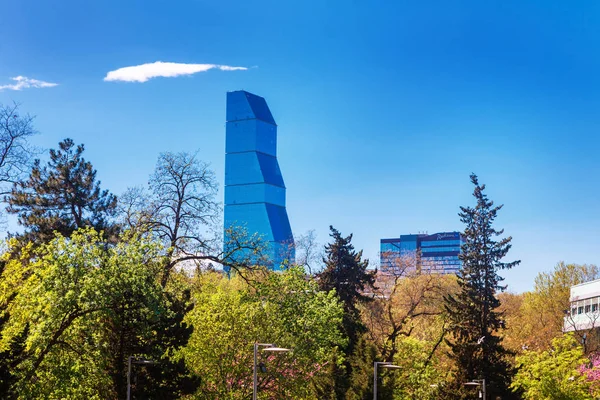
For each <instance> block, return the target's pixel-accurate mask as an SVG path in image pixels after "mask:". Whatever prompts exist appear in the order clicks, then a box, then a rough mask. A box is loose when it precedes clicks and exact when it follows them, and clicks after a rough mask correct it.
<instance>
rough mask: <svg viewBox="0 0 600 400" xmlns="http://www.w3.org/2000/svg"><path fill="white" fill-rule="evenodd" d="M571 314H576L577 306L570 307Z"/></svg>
mask: <svg viewBox="0 0 600 400" xmlns="http://www.w3.org/2000/svg"><path fill="white" fill-rule="evenodd" d="M571 315H577V307H573V308H571Z"/></svg>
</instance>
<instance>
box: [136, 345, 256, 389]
mask: <svg viewBox="0 0 600 400" xmlns="http://www.w3.org/2000/svg"><path fill="white" fill-rule="evenodd" d="M256 353H258V343H256V342H255V343H254V364H253V367H252V400H256V399H257V395H256V391H257V389H258V376H257V374H256ZM127 400H129V399H127Z"/></svg>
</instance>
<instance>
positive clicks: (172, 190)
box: [0, 106, 600, 400]
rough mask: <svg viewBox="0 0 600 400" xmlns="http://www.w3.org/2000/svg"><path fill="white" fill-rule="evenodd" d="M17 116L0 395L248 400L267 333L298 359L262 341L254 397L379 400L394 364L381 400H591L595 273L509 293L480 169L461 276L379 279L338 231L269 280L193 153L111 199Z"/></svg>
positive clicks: (494, 209) (6, 185)
mask: <svg viewBox="0 0 600 400" xmlns="http://www.w3.org/2000/svg"><path fill="white" fill-rule="evenodd" d="M18 111H19V110H18V107H17V106H9V107H6V106H0V188H1V191H2V194H3V201H4V202H5V204H6V213H8V214H12V215H15V216H16V217H17V220H18V224H19V225H20V226H21V230H20V232H18V233H14V232H13V233H10V234H9V235H8V240H7V241H6V244H5V246H4V247H3V248H2V256H1V259H0V398H3V399H125V398H127V395H128V389H129V395H130V397H131V398H132V399H179V398H182V399H250V398H251V397H252V391H253V384H252V383H253V364H254V361H255V360H254V355H253V347H254V344H255V343H256V342H259V343H271V344H273V345H275V346H279V347H282V348H286V349H289V350H290V351H282V352H269V351H264V350H261V349H263V348H264V347H261V348H259V351H258V355H257V360H256V363H257V375H258V385H257V386H258V394H259V396H258V398H259V399H319V400H322V399H348V400H351V399H357V400H358V399H371V398H373V388H374V385H373V366H374V362H378V361H381V362H390V363H393V364H395V365H397V366H399V367H400V368H399V369H393V370H392V369H389V370H387V369H385V368H381V369H380V373H379V375H378V377H377V379H378V381H377V382H378V398H379V399H440V398H441V399H467V398H473V397H476V396H477V392H478V391H479V390H482V389H483V385H482V382H483V380H484V379H485V382H486V394H487V397H488V398H489V399H495V398H497V397H499V398H502V399H513V398H514V399H518V398H526V399H554V398H561V399H587V398H593V395H594V394H595V390H596V389H597V387H596V380H595V379H594V377H595V376H596V374H597V371H596V368H597V367H596V361H597V360H596V359H595V358H594V356H593V355H592V356H591V357H589V356H588V357H587V358H586V354H589V353H590V352H593V351H595V350H597V349H596V348H595V347H594V346H595V345H594V343H597V341H594V339H593V334H594V331H593V330H590V331H589V332H579V333H577V334H576V335H566V336H564V335H563V334H562V323H563V317H564V315H565V314H564V310H565V309H568V308H569V293H568V290H569V287H570V286H571V285H572V284H576V283H580V282H583V281H586V280H589V279H594V278H597V277H598V276H599V275H600V274H599V272H598V269H597V268H596V267H594V266H579V265H565V264H559V265H558V266H557V267H556V269H555V270H554V271H553V272H551V273H547V274H540V275H539V277H538V278H537V280H536V286H535V290H534V291H532V292H530V293H525V294H518V295H517V294H511V293H503V291H504V289H505V288H504V287H503V286H502V285H501V282H502V277H501V276H500V275H499V273H500V272H501V271H502V270H504V269H507V268H512V267H514V266H516V265H518V262H506V261H505V260H504V259H505V256H506V255H507V253H508V251H509V250H510V242H511V238H510V237H502V236H503V232H502V230H497V229H496V228H495V227H494V224H493V223H494V220H495V218H496V215H497V213H498V211H499V210H500V209H501V207H498V206H495V205H494V204H493V202H492V201H490V200H489V199H488V198H487V196H486V195H485V186H484V185H481V184H480V183H479V181H478V179H477V177H476V176H475V175H472V176H471V180H472V182H473V185H474V191H473V195H474V198H475V201H476V204H475V206H473V207H461V209H460V214H459V216H460V219H461V221H462V222H463V223H464V226H465V230H464V237H465V246H464V247H463V253H462V254H461V256H460V257H461V261H462V265H463V268H462V270H461V272H460V274H459V275H458V276H446V275H436V274H431V273H428V272H427V271H420V270H418V269H414V268H412V267H411V266H412V265H414V260H412V259H410V258H406V257H399V258H398V259H397V260H396V262H395V265H393V267H391V268H387V269H386V270H383V271H376V270H373V269H371V268H370V266H369V262H368V260H365V259H364V258H363V256H362V252H361V251H357V250H356V249H355V248H354V246H353V245H352V235H348V236H345V235H343V234H342V233H341V232H339V231H338V230H336V229H335V228H333V227H331V232H330V241H329V243H328V244H326V245H325V246H321V245H319V244H318V243H317V242H316V238H315V236H314V234H313V233H311V232H309V233H308V234H307V235H304V236H302V237H299V238H297V240H296V243H297V252H298V257H297V260H296V264H294V265H286V268H285V271H284V272H281V273H274V272H270V271H269V270H268V269H267V268H265V266H264V265H261V264H263V261H264V262H267V261H268V260H267V259H266V254H267V252H266V251H265V250H266V246H267V244H266V243H265V242H264V241H263V240H262V238H261V237H260V236H258V235H256V234H252V233H249V232H246V231H245V230H244V229H243V227H232V228H231V229H229V231H228V232H227V235H224V232H223V229H222V226H221V223H220V220H221V218H220V216H221V209H220V206H219V204H218V202H217V200H216V194H217V193H216V191H217V187H218V185H217V181H216V178H215V176H214V173H213V172H212V171H211V170H210V168H209V166H208V165H207V164H206V163H204V162H202V161H201V160H200V159H199V158H198V157H197V155H195V154H188V153H176V154H175V153H163V154H161V155H160V156H159V157H158V161H157V164H156V168H155V171H154V173H152V174H151V175H150V179H149V182H148V184H147V185H146V186H144V187H139V186H138V187H134V188H131V189H129V190H127V191H126V193H123V194H122V195H120V196H118V197H117V196H115V195H114V194H112V193H110V192H109V191H107V190H105V189H103V188H102V187H101V183H100V182H99V181H98V180H97V177H96V171H95V170H94V168H93V165H92V164H91V163H90V162H89V161H87V160H86V159H85V158H84V151H85V149H84V146H83V145H81V144H79V145H78V144H76V143H75V142H74V141H73V140H71V139H65V140H64V141H62V142H60V143H59V145H58V148H57V149H53V150H50V151H49V155H48V159H47V161H45V162H44V161H42V160H41V159H36V157H38V156H39V155H40V152H39V151H37V150H36V149H35V148H33V147H32V146H31V145H30V144H29V139H30V137H31V136H32V135H34V134H35V133H36V132H35V129H34V127H33V118H31V117H30V116H27V115H21V114H19V112H18ZM224 236H225V237H227V238H228V239H227V240H228V243H226V244H225V246H224V245H223V237H224ZM223 249H226V250H225V251H224V250H223ZM220 265H223V266H227V267H229V268H230V271H231V274H230V276H226V275H224V274H223V273H222V272H221V270H220V267H219V266H220ZM584 334H585V335H584ZM582 344H583V345H584V346H585V348H584V347H583V346H582ZM597 364H600V362H597ZM128 378H129V379H128ZM467 382H471V383H472V384H474V385H465V383H467ZM477 382H479V383H477ZM477 384H478V385H479V386H477ZM557 396H559V397H557Z"/></svg>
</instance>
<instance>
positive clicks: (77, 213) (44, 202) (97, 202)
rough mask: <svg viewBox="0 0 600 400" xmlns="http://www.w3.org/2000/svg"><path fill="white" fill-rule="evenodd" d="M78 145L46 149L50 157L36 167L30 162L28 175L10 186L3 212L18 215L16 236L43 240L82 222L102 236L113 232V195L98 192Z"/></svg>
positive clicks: (68, 142)
mask: <svg viewBox="0 0 600 400" xmlns="http://www.w3.org/2000/svg"><path fill="white" fill-rule="evenodd" d="M83 151H84V146H83V145H78V146H75V143H74V142H73V140H71V139H65V140H64V141H62V142H60V143H59V149H58V150H54V149H52V150H50V161H48V164H47V166H44V167H42V166H41V163H40V160H35V162H34V165H33V168H32V170H31V174H30V176H29V179H28V180H26V181H21V182H17V183H15V184H14V186H13V189H12V192H11V193H10V195H9V196H8V197H7V199H6V200H7V201H8V204H9V206H8V208H7V210H8V212H9V213H12V214H17V215H18V221H19V224H20V225H22V226H23V227H25V233H24V234H23V235H22V238H23V239H25V240H29V241H32V242H34V243H45V242H47V241H49V240H50V239H52V238H53V237H54V231H56V232H58V233H60V234H61V235H63V236H67V237H68V236H71V234H72V233H73V232H74V231H75V230H77V229H79V228H83V227H86V226H91V227H93V228H94V229H96V230H97V231H101V230H103V231H105V236H106V237H111V236H112V235H114V234H115V233H116V230H117V229H116V227H115V225H113V224H111V221H110V220H111V217H112V216H113V215H114V214H115V211H116V206H117V199H116V197H115V196H114V195H112V194H110V193H109V192H108V191H107V190H104V191H102V190H100V182H99V181H97V180H96V171H95V170H94V169H93V167H92V164H91V163H90V162H88V161H86V160H85V159H84V158H83V157H82V154H83Z"/></svg>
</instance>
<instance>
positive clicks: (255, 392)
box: [252, 342, 290, 400]
mask: <svg viewBox="0 0 600 400" xmlns="http://www.w3.org/2000/svg"><path fill="white" fill-rule="evenodd" d="M259 347H264V349H263V351H273V352H282V353H283V352H286V351H290V349H284V348H283V347H277V346H275V345H274V344H272V343H256V342H255V343H254V364H253V366H252V400H257V399H258V397H257V396H258V374H257V371H256V361H257V358H258V348H259Z"/></svg>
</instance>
